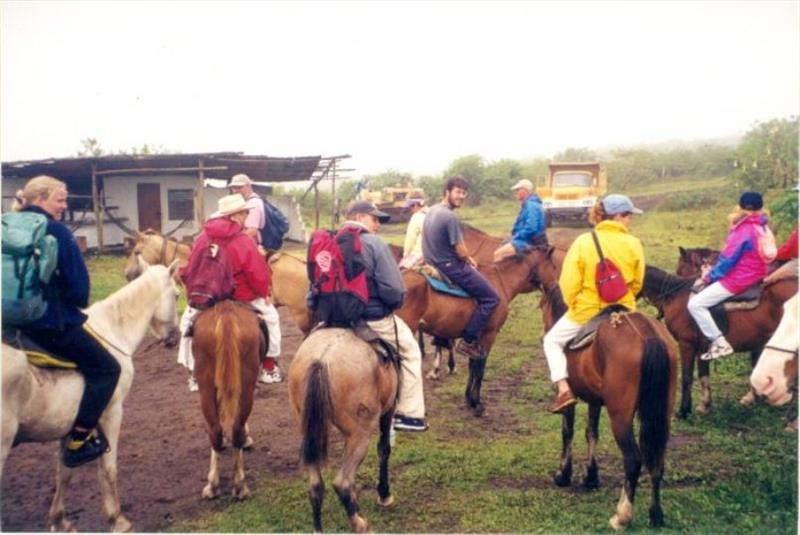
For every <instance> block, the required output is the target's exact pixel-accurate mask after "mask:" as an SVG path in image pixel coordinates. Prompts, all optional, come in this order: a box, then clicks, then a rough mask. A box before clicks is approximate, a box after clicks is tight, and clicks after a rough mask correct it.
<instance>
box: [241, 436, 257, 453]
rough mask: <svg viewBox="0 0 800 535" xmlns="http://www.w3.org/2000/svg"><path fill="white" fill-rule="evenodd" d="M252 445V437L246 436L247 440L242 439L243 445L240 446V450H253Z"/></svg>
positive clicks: (253, 442)
mask: <svg viewBox="0 0 800 535" xmlns="http://www.w3.org/2000/svg"><path fill="white" fill-rule="evenodd" d="M253 444H255V441H254V440H253V437H251V436H250V435H247V438H246V439H244V444H242V449H243V450H245V451H250V450H252V449H253Z"/></svg>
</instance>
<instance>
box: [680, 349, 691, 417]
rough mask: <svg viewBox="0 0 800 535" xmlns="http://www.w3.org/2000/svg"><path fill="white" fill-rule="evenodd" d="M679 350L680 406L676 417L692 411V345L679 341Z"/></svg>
mask: <svg viewBox="0 0 800 535" xmlns="http://www.w3.org/2000/svg"><path fill="white" fill-rule="evenodd" d="M679 347H680V351H681V407H680V409H679V410H678V418H681V419H684V418H686V417H687V416H689V414H691V412H692V381H693V380H694V357H695V349H694V346H693V345H692V344H690V343H688V342H685V341H681V342H680V343H679Z"/></svg>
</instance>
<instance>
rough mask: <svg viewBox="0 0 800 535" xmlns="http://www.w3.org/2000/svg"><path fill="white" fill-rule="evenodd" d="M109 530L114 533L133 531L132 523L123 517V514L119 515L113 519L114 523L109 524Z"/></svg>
mask: <svg viewBox="0 0 800 535" xmlns="http://www.w3.org/2000/svg"><path fill="white" fill-rule="evenodd" d="M111 531H113V532H114V533H127V532H129V531H133V524H131V523H130V521H129V520H128V519H127V518H125V517H124V516H123V515H119V516H118V517H117V519H116V520H114V524H113V525H112V526H111Z"/></svg>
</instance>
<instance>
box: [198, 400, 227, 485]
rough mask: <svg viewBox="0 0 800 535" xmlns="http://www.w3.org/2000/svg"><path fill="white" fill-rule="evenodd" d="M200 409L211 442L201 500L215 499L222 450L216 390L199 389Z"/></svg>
mask: <svg viewBox="0 0 800 535" xmlns="http://www.w3.org/2000/svg"><path fill="white" fill-rule="evenodd" d="M200 409H201V410H202V412H203V417H205V419H206V424H207V425H208V438H209V441H210V442H211V461H210V462H209V467H208V484H207V485H206V486H205V487H204V488H203V492H202V493H201V496H202V497H203V498H208V499H212V498H216V497H217V496H219V452H220V451H222V448H223V435H222V427H221V426H220V423H219V414H218V413H217V398H216V389H213V388H212V389H210V390H207V389H204V388H203V386H202V385H201V388H200Z"/></svg>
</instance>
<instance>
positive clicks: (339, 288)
mask: <svg viewBox="0 0 800 535" xmlns="http://www.w3.org/2000/svg"><path fill="white" fill-rule="evenodd" d="M362 232H365V230H364V229H362V228H359V227H356V226H353V225H345V226H344V227H342V228H341V230H339V232H336V233H334V232H333V231H329V230H327V229H318V230H315V231H314V233H313V234H312V235H311V242H310V243H309V246H308V264H307V268H308V279H309V281H310V282H311V301H310V303H309V306H310V307H311V309H312V310H313V311H314V321H315V322H320V321H322V322H324V323H325V324H326V325H327V326H328V327H352V326H353V325H355V324H356V323H358V321H359V320H361V317H362V316H363V314H364V309H365V308H366V306H367V301H368V300H369V290H368V289H367V272H366V267H367V266H366V264H365V262H364V257H363V255H362V251H363V247H362V244H361V233H362Z"/></svg>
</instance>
